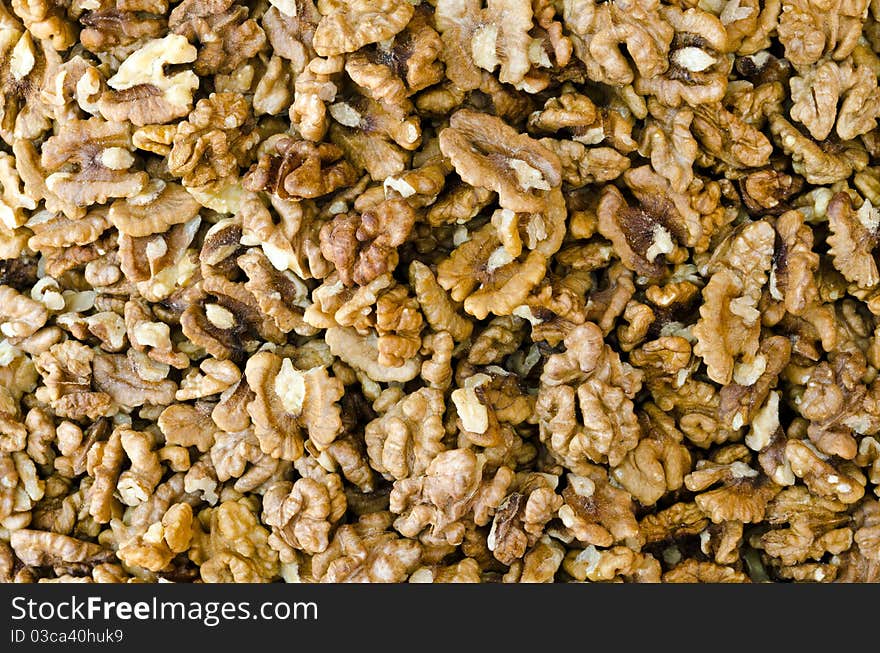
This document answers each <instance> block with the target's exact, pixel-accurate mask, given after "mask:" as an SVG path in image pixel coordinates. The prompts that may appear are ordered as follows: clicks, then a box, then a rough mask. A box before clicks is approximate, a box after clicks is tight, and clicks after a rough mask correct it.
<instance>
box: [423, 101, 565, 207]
mask: <svg viewBox="0 0 880 653" xmlns="http://www.w3.org/2000/svg"><path fill="white" fill-rule="evenodd" d="M440 149H441V150H442V152H443V154H445V155H446V156H448V157H449V158H450V160H451V161H452V164H453V166H455V171H456V172H457V173H458V174H459V175H460V176H461V178H462V179H463V180H464V181H466V182H467V183H469V184H471V185H472V186H480V187H483V188H487V189H489V190H493V191H495V192H497V193H498V196H499V202H500V203H501V206H502V207H504V208H506V209H509V210H511V211H527V212H535V211H540V210H541V202H542V200H544V199H545V198H546V197H547V195H548V194H549V191H551V190H553V189H554V188H556V187H558V186H559V185H560V183H561V182H562V178H561V168H560V165H559V158H558V157H557V156H556V155H555V154H554V153H553V152H552V151H550V150H548V149H547V148H546V147H544V146H543V145H541V144H540V143H538V142H536V141H535V140H534V139H532V138H530V137H528V136H527V135H525V134H518V133H517V132H516V131H515V130H513V129H512V128H511V127H509V126H508V125H507V124H505V123H504V122H503V121H502V120H501V119H499V118H495V117H492V116H486V115H481V114H479V113H477V112H475V111H472V110H469V109H461V110H459V111H457V112H456V113H454V114H453V116H452V117H451V118H450V119H449V127H448V128H446V129H444V130H443V131H441V132H440Z"/></svg>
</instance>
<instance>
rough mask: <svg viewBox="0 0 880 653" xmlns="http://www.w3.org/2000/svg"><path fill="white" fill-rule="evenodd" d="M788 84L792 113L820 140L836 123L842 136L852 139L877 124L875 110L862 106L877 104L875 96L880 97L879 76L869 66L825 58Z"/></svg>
mask: <svg viewBox="0 0 880 653" xmlns="http://www.w3.org/2000/svg"><path fill="white" fill-rule="evenodd" d="M789 85H790V86H791V97H792V100H793V101H794V104H793V105H792V107H791V110H790V112H789V115H790V116H791V118H792V120H795V121H797V122H800V123H802V124H803V125H804V126H805V127H806V128H807V129H808V131H809V132H810V136H812V137H813V138H814V139H816V140H817V141H823V140H825V139H826V138H827V137H828V135H829V134H830V133H831V131H832V129H834V128H835V125H836V130H835V131H836V133H837V135H838V136H840V138H842V139H843V140H851V139H853V138H855V137H857V136H859V135H860V134H864V133H866V132H868V131H870V130H871V129H873V128H874V127H875V126H876V124H877V115H878V114H877V111H876V110H872V111H868V112H866V111H864V110H861V109H860V108H861V107H864V106H866V105H867V106H871V107H873V106H876V99H880V90H878V88H877V79H876V76H875V75H873V74H872V73H871V71H870V70H869V69H868V67H867V66H852V65H851V64H850V63H849V62H842V63H835V62H833V61H823V62H822V63H820V64H818V65H816V66H815V67H811V68H809V69H807V70H806V71H804V72H803V73H802V74H801V75H800V76H796V77H792V78H791V79H790V80H789ZM872 98H873V99H872ZM841 100H842V104H841V107H840V111H839V113H838V111H837V105H838V103H839V102H840V101H841Z"/></svg>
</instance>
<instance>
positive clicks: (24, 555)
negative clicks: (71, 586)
mask: <svg viewBox="0 0 880 653" xmlns="http://www.w3.org/2000/svg"><path fill="white" fill-rule="evenodd" d="M9 544H10V546H11V547H12V550H13V551H15V555H16V556H17V557H18V559H19V560H21V561H22V562H23V563H24V564H26V565H30V566H32V567H42V566H50V565H51V566H60V567H63V566H73V567H75V566H76V565H82V566H91V565H94V564H96V563H101V562H107V561H109V560H110V559H111V558H112V555H113V554H112V552H111V551H109V550H108V549H105V548H104V547H102V546H100V545H98V544H95V543H93V542H86V541H84V540H79V539H76V538H73V537H69V536H67V535H62V534H60V533H52V532H51V531H36V530H30V529H27V528H22V529H19V530H16V531H13V532H12V533H11V535H10V537H9Z"/></svg>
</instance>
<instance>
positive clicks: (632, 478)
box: [611, 404, 691, 506]
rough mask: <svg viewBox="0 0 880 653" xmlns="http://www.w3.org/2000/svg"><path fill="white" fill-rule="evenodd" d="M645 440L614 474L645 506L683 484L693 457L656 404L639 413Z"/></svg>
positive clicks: (673, 426) (647, 405)
mask: <svg viewBox="0 0 880 653" xmlns="http://www.w3.org/2000/svg"><path fill="white" fill-rule="evenodd" d="M639 423H640V425H641V428H642V433H643V437H642V438H641V440H639V443H638V445H637V446H636V448H635V449H633V450H631V451H630V452H628V453H627V455H626V458H624V460H623V462H622V463H621V464H620V465H618V466H617V467H615V468H614V469H613V470H612V472H611V475H612V476H613V477H614V478H615V479H616V480H617V482H619V483H620V484H621V485H622V486H623V487H624V488H625V489H626V490H627V491H628V492H629V493H630V494H632V495H633V497H634V498H636V499H637V500H638V501H639V503H640V504H642V505H645V506H647V505H652V504H655V503H657V501H659V500H660V498H661V497H662V496H663V495H665V494H666V493H667V492H672V491H675V490H677V489H679V488H680V487H681V486H682V485H684V477H685V475H686V474H687V472H688V471H690V468H691V454H690V452H689V451H688V450H687V448H686V447H684V446H683V445H682V441H683V439H684V436H683V435H682V433H681V432H680V431H679V430H678V429H677V428H676V427H675V420H673V419H672V418H671V417H669V416H668V415H666V414H664V413H663V412H661V411H660V409H659V408H657V406H656V405H654V404H646V405H645V406H644V410H643V412H640V413H639Z"/></svg>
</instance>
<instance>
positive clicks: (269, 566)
mask: <svg viewBox="0 0 880 653" xmlns="http://www.w3.org/2000/svg"><path fill="white" fill-rule="evenodd" d="M206 510H208V511H210V513H209V516H208V517H206V518H203V517H202V514H200V515H199V520H200V521H202V520H203V521H204V522H205V523H206V524H205V525H206V526H207V527H208V532H207V533H206V534H205V536H204V537H205V539H206V540H207V541H206V542H205V544H204V545H203V546H204V548H201V550H200V551H199V554H200V555H199V559H195V560H194V561H195V562H196V563H197V564H198V565H199V573H200V576H201V578H202V580H203V581H205V582H206V583H230V582H237V583H260V582H262V583H267V582H271V581H272V580H274V579H276V578H278V576H279V574H280V569H279V565H278V554H277V553H276V552H275V551H273V550H272V549H271V548H270V547H269V545H268V539H269V532H268V531H267V530H266V529H265V528H263V527H262V526H261V525H260V522H259V519H258V516H257V515H256V514H255V513H254V512H253V511H252V510H251V509H250V508H249V507H248V505H247V503H246V502H245V501H243V500H239V501H224V502H223V503H221V504H220V505H218V506H217V507H216V508H208V509H206Z"/></svg>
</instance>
